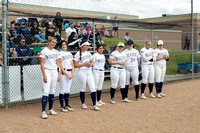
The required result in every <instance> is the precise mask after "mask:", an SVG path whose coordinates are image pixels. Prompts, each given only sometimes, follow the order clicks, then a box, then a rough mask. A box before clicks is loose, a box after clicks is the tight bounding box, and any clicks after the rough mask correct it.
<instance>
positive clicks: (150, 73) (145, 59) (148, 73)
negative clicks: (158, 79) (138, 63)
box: [140, 47, 156, 84]
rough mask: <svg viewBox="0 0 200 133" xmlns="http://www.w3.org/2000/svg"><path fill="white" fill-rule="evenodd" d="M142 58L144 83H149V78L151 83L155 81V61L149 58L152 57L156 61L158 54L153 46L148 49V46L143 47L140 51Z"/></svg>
mask: <svg viewBox="0 0 200 133" xmlns="http://www.w3.org/2000/svg"><path fill="white" fill-rule="evenodd" d="M140 54H141V58H142V83H144V84H147V80H148V78H149V83H153V82H154V66H153V62H150V61H149V60H150V59H152V57H153V61H156V56H155V53H154V50H153V49H152V48H149V49H146V47H144V48H142V49H141V51H140Z"/></svg>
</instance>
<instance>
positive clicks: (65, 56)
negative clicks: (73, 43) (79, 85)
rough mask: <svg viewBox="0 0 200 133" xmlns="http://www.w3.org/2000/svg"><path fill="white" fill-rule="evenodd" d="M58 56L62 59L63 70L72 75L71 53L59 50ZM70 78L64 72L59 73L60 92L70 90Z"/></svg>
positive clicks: (65, 92) (64, 92)
mask: <svg viewBox="0 0 200 133" xmlns="http://www.w3.org/2000/svg"><path fill="white" fill-rule="evenodd" d="M60 56H61V59H62V66H63V68H64V70H65V71H66V72H67V73H68V74H69V75H72V63H73V55H72V54H71V53H70V52H65V51H60ZM71 83H72V80H70V79H69V78H68V77H67V76H66V75H65V74H61V81H60V93H61V94H67V93H69V92H70V87H71Z"/></svg>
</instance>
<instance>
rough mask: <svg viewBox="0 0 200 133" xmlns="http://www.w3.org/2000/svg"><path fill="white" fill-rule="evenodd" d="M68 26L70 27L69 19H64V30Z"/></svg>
mask: <svg viewBox="0 0 200 133" xmlns="http://www.w3.org/2000/svg"><path fill="white" fill-rule="evenodd" d="M67 28H69V21H68V20H67V19H66V20H65V21H64V30H66V29H67Z"/></svg>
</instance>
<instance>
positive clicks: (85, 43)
mask: <svg viewBox="0 0 200 133" xmlns="http://www.w3.org/2000/svg"><path fill="white" fill-rule="evenodd" d="M84 45H90V43H89V42H84V43H83V44H82V45H81V46H80V47H83V46H84Z"/></svg>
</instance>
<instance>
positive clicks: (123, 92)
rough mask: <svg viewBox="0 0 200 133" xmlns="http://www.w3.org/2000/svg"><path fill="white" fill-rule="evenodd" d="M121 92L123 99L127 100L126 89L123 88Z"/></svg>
mask: <svg viewBox="0 0 200 133" xmlns="http://www.w3.org/2000/svg"><path fill="white" fill-rule="evenodd" d="M120 91H121V94H122V99H125V89H124V88H121V89H120Z"/></svg>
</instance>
